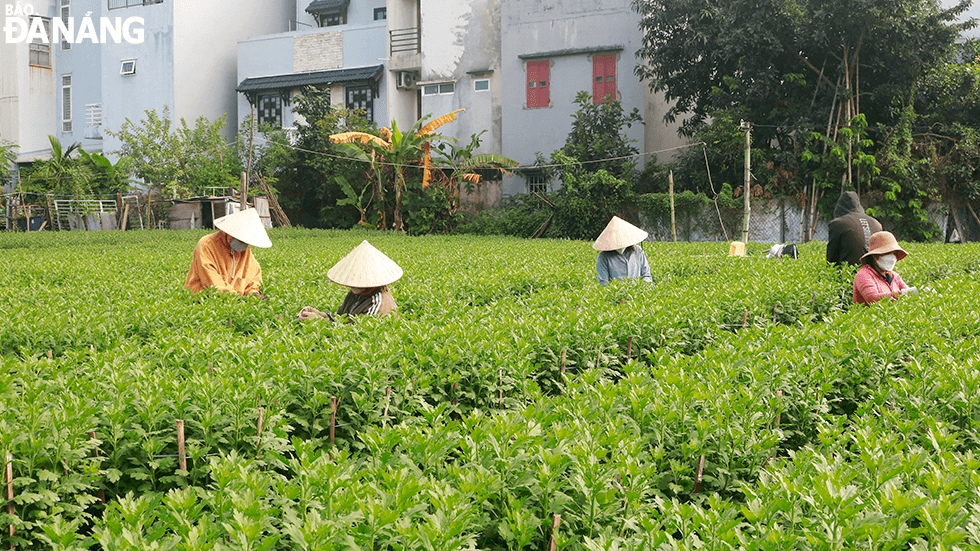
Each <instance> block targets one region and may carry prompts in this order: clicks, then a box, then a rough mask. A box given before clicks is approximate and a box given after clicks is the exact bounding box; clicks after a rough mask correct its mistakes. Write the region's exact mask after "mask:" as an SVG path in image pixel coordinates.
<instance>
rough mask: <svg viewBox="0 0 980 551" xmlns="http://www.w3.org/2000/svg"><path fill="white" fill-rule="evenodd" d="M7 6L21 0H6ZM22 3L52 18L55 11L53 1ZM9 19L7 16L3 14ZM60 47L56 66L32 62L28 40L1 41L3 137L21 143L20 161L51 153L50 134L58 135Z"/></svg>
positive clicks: (54, 49)
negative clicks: (56, 77) (45, 66)
mask: <svg viewBox="0 0 980 551" xmlns="http://www.w3.org/2000/svg"><path fill="white" fill-rule="evenodd" d="M0 4H3V8H2V9H3V10H4V11H3V13H4V14H6V9H7V6H11V7H14V6H16V4H17V2H15V1H14V0H4V1H3V2H0ZM20 4H21V6H22V7H23V6H25V5H28V4H29V5H31V8H32V10H33V12H34V13H35V14H38V15H43V16H46V17H51V16H52V15H53V14H54V3H53V1H52V0H34V1H33V2H27V1H22V2H20ZM0 17H3V18H4V20H5V19H6V15H3V16H0ZM58 48H59V47H58V46H52V47H51V65H52V68H42V67H36V66H31V65H29V59H30V54H29V51H30V47H29V46H28V44H27V43H26V42H21V43H15V44H7V42H6V40H3V41H0V139H3V140H6V141H9V142H13V143H15V144H17V145H18V148H17V149H16V150H15V152H16V153H17V161H16V162H18V163H24V162H30V161H32V160H34V159H36V158H43V157H47V155H48V153H49V152H50V144H49V142H48V135H49V134H55V111H54V109H53V106H54V105H55V104H56V101H57V99H58V97H59V95H60V94H61V87H60V85H59V86H58V87H56V86H55V76H56V74H57V59H56V54H57V50H58ZM58 121H59V123H60V118H59V119H58Z"/></svg>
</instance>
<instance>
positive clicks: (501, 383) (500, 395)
mask: <svg viewBox="0 0 980 551" xmlns="http://www.w3.org/2000/svg"><path fill="white" fill-rule="evenodd" d="M497 385H498V386H497V407H499V408H500V409H504V370H503V368H501V369H500V379H499V381H498V383H497Z"/></svg>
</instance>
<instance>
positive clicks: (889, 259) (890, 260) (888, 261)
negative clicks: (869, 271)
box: [877, 253, 898, 272]
mask: <svg viewBox="0 0 980 551" xmlns="http://www.w3.org/2000/svg"><path fill="white" fill-rule="evenodd" d="M877 262H878V267H879V268H881V269H882V270H884V271H886V272H890V271H892V269H894V268H895V263H896V262H898V257H897V256H895V255H894V254H891V253H889V254H883V255H881V256H879V257H878V261H877Z"/></svg>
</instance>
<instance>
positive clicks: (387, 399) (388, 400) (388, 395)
mask: <svg viewBox="0 0 980 551" xmlns="http://www.w3.org/2000/svg"><path fill="white" fill-rule="evenodd" d="M390 405H391V385H388V386H386V387H385V409H384V411H383V412H382V413H381V426H382V427H383V426H385V425H387V424H388V406H390Z"/></svg>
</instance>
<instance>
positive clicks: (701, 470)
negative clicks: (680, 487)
mask: <svg viewBox="0 0 980 551" xmlns="http://www.w3.org/2000/svg"><path fill="white" fill-rule="evenodd" d="M702 473H704V454H703V453H702V454H701V457H700V458H699V459H698V472H697V474H696V475H695V476H694V493H696V494H700V493H701V474H702Z"/></svg>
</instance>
